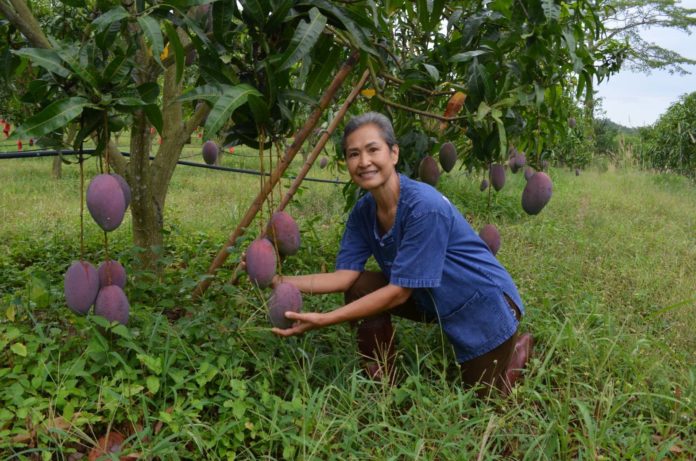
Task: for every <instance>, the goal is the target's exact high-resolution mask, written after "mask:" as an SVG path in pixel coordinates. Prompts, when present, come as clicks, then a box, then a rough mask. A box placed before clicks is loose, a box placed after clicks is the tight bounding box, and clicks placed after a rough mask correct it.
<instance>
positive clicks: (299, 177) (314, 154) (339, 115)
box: [276, 70, 370, 211]
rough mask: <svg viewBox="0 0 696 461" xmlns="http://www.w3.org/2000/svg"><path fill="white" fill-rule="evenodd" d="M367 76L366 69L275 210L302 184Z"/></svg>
mask: <svg viewBox="0 0 696 461" xmlns="http://www.w3.org/2000/svg"><path fill="white" fill-rule="evenodd" d="M369 76H370V71H368V70H366V71H365V72H364V73H363V75H362V77H361V78H360V81H359V82H358V83H357V84H356V85H355V86H354V87H353V91H351V92H350V94H349V95H348V97H347V98H346V100H345V102H344V103H343V105H342V106H341V109H340V110H339V111H338V112H337V113H336V116H335V117H334V118H333V120H331V123H330V124H329V126H328V128H327V129H326V131H325V132H324V133H323V134H322V135H321V137H320V138H319V141H318V142H317V145H316V146H314V149H313V150H312V152H311V153H310V154H309V156H308V157H307V160H305V163H304V165H302V168H301V169H300V171H299V173H297V177H296V178H295V179H294V180H293V182H292V184H291V185H290V188H289V189H288V190H287V192H285V196H284V197H283V200H281V202H280V204H279V205H278V208H277V209H276V211H283V210H284V209H285V207H286V206H287V205H288V203H290V200H292V197H293V195H295V192H297V189H299V187H300V184H302V181H303V180H304V178H305V176H307V173H309V169H310V168H311V167H312V164H314V162H315V161H316V160H317V157H318V156H319V154H320V153H321V151H322V149H323V148H324V146H325V145H326V143H327V142H328V141H329V138H331V135H332V134H333V132H334V131H336V128H337V127H338V124H339V123H341V121H342V120H343V117H345V116H346V112H348V109H349V108H350V106H351V105H352V104H353V101H355V98H356V97H357V96H358V94H359V93H360V90H361V89H362V87H363V86H364V85H365V82H366V81H367V78H368V77H369Z"/></svg>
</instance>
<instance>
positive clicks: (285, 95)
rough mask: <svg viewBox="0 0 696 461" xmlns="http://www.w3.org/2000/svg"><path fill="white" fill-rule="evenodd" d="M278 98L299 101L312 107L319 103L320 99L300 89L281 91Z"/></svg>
mask: <svg viewBox="0 0 696 461" xmlns="http://www.w3.org/2000/svg"><path fill="white" fill-rule="evenodd" d="M278 98H279V99H283V100H284V101H285V100H287V101H298V102H301V103H304V104H307V105H309V106H312V107H314V106H317V105H319V101H318V100H317V99H315V98H313V97H311V96H309V95H307V94H306V93H304V92H303V91H300V90H285V91H281V92H280V93H279V94H278Z"/></svg>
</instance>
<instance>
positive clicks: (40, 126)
mask: <svg viewBox="0 0 696 461" xmlns="http://www.w3.org/2000/svg"><path fill="white" fill-rule="evenodd" d="M85 107H93V105H92V104H90V102H89V101H88V100H87V99H85V98H82V97H79V96H75V97H72V98H68V99H62V100H60V101H56V102H54V103H51V104H49V105H48V106H47V107H46V108H45V109H44V110H42V111H41V112H39V113H38V114H36V115H34V116H33V117H30V118H29V119H27V120H26V121H25V122H24V123H23V124H22V125H21V126H20V127H18V128H17V132H16V136H19V137H25V138H28V137H33V138H38V137H40V136H44V135H46V134H48V133H50V132H52V131H54V130H57V129H58V128H62V127H64V126H65V125H67V124H68V123H70V122H71V121H72V120H73V119H75V118H76V117H77V116H79V115H80V114H81V113H82V110H83V109H84V108H85Z"/></svg>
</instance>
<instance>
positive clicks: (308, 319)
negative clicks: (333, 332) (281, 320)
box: [271, 311, 328, 337]
mask: <svg viewBox="0 0 696 461" xmlns="http://www.w3.org/2000/svg"><path fill="white" fill-rule="evenodd" d="M285 318H287V319H290V320H294V321H295V323H294V324H293V325H292V326H291V327H290V328H286V329H284V330H283V329H280V328H273V329H271V331H272V332H273V333H275V334H277V335H278V336H284V337H288V336H295V335H301V334H302V333H304V332H305V331H310V330H315V329H317V328H321V327H324V326H326V325H328V323H327V320H328V317H327V314H322V313H319V312H301V313H300V312H292V311H287V312H286V313H285Z"/></svg>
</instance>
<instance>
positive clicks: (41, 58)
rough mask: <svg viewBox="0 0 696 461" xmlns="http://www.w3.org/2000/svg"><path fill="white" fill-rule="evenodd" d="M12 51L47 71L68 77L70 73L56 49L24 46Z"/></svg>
mask: <svg viewBox="0 0 696 461" xmlns="http://www.w3.org/2000/svg"><path fill="white" fill-rule="evenodd" d="M12 53H13V54H16V55H17V56H24V57H27V58H29V59H30V60H31V62H32V63H34V64H36V65H37V66H41V67H43V68H44V69H46V70H47V71H49V72H53V73H54V74H56V75H59V76H61V77H63V78H67V77H68V76H69V75H70V71H69V70H68V69H66V68H65V67H64V66H63V62H62V60H61V59H60V56H59V55H58V53H56V51H55V50H47V49H45V48H22V49H20V50H17V51H13V52H12Z"/></svg>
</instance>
